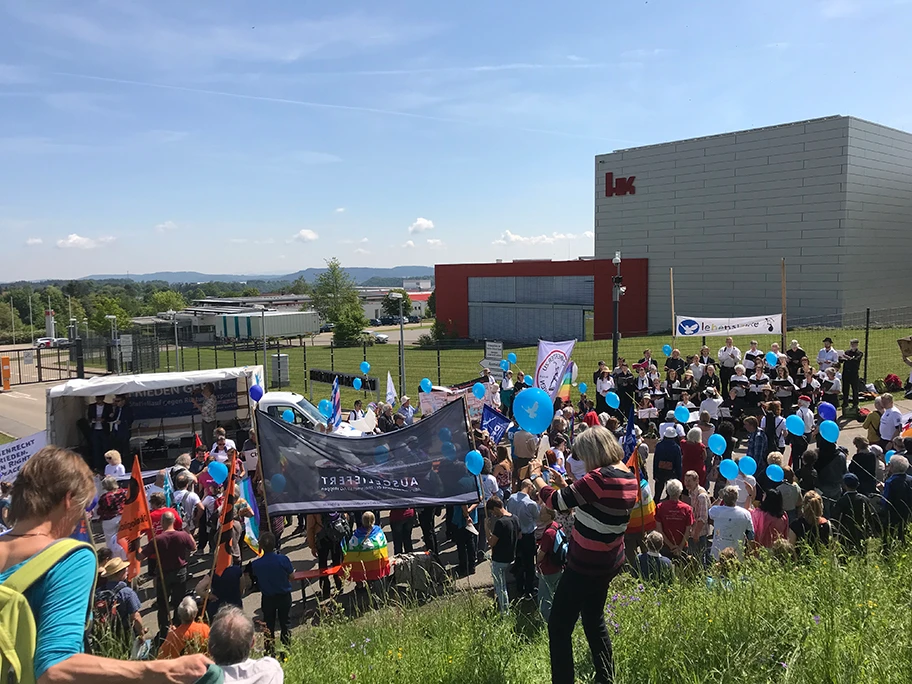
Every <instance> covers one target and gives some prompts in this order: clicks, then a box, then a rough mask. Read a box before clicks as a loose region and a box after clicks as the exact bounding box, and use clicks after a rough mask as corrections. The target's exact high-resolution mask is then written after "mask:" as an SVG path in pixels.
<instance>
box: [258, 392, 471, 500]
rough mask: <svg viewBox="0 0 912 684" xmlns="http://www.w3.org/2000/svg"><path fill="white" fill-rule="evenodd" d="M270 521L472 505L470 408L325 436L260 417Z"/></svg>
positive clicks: (450, 407) (452, 407) (454, 406)
mask: <svg viewBox="0 0 912 684" xmlns="http://www.w3.org/2000/svg"><path fill="white" fill-rule="evenodd" d="M256 418H257V438H258V439H259V443H260V464H261V467H262V469H263V477H264V478H265V480H266V499H267V502H268V504H269V513H270V514H271V515H274V514H277V513H281V514H287V513H318V512H321V511H352V510H374V509H378V508H380V509H387V508H408V507H412V506H439V505H449V504H457V505H458V504H464V503H475V502H477V501H478V494H477V479H476V478H475V477H473V476H472V475H470V474H469V472H468V471H467V470H466V467H465V455H466V454H467V453H468V452H469V451H470V450H471V449H472V447H471V446H470V443H469V432H468V425H467V424H466V417H465V403H464V402H463V401H455V402H453V403H451V404H447V405H445V406H441V407H440V408H439V409H438V410H437V411H435V412H434V413H433V414H431V415H430V416H427V417H426V418H423V419H422V420H420V421H418V422H417V423H415V424H414V425H412V426H410V427H406V428H403V429H402V430H395V431H393V432H389V433H386V434H382V435H371V436H367V437H340V436H338V435H325V434H322V433H319V432H314V431H312V430H307V429H305V428H301V427H298V426H296V425H292V424H289V423H286V422H284V421H282V420H277V419H275V418H273V417H271V416H269V415H267V414H265V413H262V412H260V411H258V412H257V416H256Z"/></svg>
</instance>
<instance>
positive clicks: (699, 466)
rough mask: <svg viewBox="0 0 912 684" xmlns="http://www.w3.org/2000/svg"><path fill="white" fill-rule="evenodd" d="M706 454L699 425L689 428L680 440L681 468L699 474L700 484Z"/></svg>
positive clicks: (703, 478)
mask: <svg viewBox="0 0 912 684" xmlns="http://www.w3.org/2000/svg"><path fill="white" fill-rule="evenodd" d="M706 454H707V451H706V444H705V443H704V442H703V430H701V429H700V428H699V427H692V428H690V430H688V431H687V438H686V439H684V440H682V441H681V470H682V471H684V472H685V473H686V472H687V471H688V470H693V471H695V472H696V473H697V474H698V475H699V476H700V484H701V485H705V484H706ZM660 531H661V530H660ZM666 541H667V540H666Z"/></svg>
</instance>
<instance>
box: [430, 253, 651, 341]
mask: <svg viewBox="0 0 912 684" xmlns="http://www.w3.org/2000/svg"><path fill="white" fill-rule="evenodd" d="M648 264H649V261H648V259H624V261H623V263H622V264H621V275H622V276H623V278H624V282H623V284H624V286H625V287H626V288H627V293H626V294H625V295H624V296H623V297H622V298H621V306H620V316H619V319H620V320H619V323H620V331H621V333H622V334H625V335H642V334H645V332H646V331H647V329H648V328H647V314H648V311H647V301H648V295H649V292H648V287H649V282H648ZM616 272H617V269H616V267H615V266H614V264H612V263H611V260H610V259H588V260H577V261H513V262H509V263H493V264H438V265H437V266H436V267H435V292H436V299H437V302H436V305H437V320H438V321H441V322H444V323H446V324H448V325H449V326H451V329H452V330H454V331H455V332H456V334H457V335H459V337H462V338H472V339H496V340H505V341H509V342H530V343H531V342H535V341H537V340H538V339H540V338H542V339H574V338H575V339H578V340H591V339H596V340H603V339H610V338H611V335H612V331H613V329H614V320H613V310H612V277H613V276H614V275H615V273H616Z"/></svg>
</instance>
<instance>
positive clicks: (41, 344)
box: [35, 337, 54, 349]
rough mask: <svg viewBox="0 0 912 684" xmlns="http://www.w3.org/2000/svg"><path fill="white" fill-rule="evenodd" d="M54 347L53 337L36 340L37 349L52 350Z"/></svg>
mask: <svg viewBox="0 0 912 684" xmlns="http://www.w3.org/2000/svg"><path fill="white" fill-rule="evenodd" d="M53 346H54V338H53V337H39V338H38V339H37V340H35V349H50V348H51V347H53Z"/></svg>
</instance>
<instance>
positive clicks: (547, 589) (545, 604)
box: [538, 572, 564, 623]
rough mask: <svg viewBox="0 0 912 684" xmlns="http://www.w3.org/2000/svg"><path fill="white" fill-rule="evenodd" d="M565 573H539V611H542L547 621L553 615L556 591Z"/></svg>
mask: <svg viewBox="0 0 912 684" xmlns="http://www.w3.org/2000/svg"><path fill="white" fill-rule="evenodd" d="M563 574H564V573H563V572H555V573H554V574H553V575H542V574H539V576H538V612H540V613H541V615H542V617H543V618H544V619H545V622H546V623H547V622H548V618H549V617H550V616H551V603H552V602H553V600H554V592H555V591H556V590H557V584H558V582H560V578H561V575H563Z"/></svg>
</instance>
